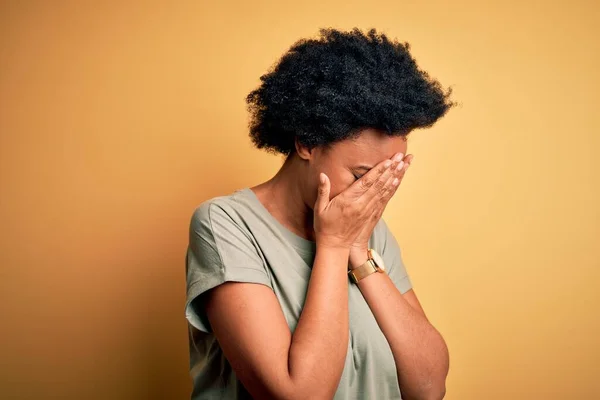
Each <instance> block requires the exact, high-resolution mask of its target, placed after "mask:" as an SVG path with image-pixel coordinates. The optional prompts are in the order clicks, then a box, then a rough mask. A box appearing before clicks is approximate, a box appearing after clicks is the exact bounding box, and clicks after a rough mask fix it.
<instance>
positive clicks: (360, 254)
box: [348, 247, 369, 270]
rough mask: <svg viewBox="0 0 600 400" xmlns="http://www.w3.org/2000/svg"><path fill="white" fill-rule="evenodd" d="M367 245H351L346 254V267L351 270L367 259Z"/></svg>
mask: <svg viewBox="0 0 600 400" xmlns="http://www.w3.org/2000/svg"><path fill="white" fill-rule="evenodd" d="M367 250H368V248H367V247H352V248H351V249H350V254H349V256H348V269H349V270H353V269H355V268H358V267H360V266H361V265H363V264H364V263H366V262H367V260H368V259H369V257H368V255H367Z"/></svg>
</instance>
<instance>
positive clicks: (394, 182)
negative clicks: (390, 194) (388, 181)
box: [392, 178, 400, 186]
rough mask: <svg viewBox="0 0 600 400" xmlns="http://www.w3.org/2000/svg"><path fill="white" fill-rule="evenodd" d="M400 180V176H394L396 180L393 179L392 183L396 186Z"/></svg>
mask: <svg viewBox="0 0 600 400" xmlns="http://www.w3.org/2000/svg"><path fill="white" fill-rule="evenodd" d="M399 182H400V181H399V180H398V178H394V180H393V181H392V185H394V186H396V185H397V184H398V183H399Z"/></svg>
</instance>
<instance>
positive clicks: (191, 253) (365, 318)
mask: <svg viewBox="0 0 600 400" xmlns="http://www.w3.org/2000/svg"><path fill="white" fill-rule="evenodd" d="M369 246H370V247H371V248H373V249H375V250H376V251H377V252H378V253H379V254H381V256H382V258H383V260H384V263H385V265H386V268H387V269H388V274H389V276H390V278H391V279H392V281H393V282H394V284H395V285H396V287H397V288H398V289H399V290H400V292H401V293H405V292H406V291H408V290H409V289H411V287H412V284H411V282H410V279H409V277H408V275H407V273H406V269H405V268H404V265H403V263H402V258H401V255H400V248H399V247H398V243H397V242H396V239H395V238H394V236H393V234H392V233H391V232H390V231H389V229H388V227H387V225H386V223H385V222H384V220H383V218H381V219H380V220H379V222H378V223H377V225H376V226H375V228H374V230H373V234H372V235H371V238H370V239H369ZM315 250H316V243H315V242H312V241H310V240H307V239H305V238H303V237H300V236H298V235H296V234H295V233H293V232H292V231H290V230H289V229H287V228H286V227H284V226H283V225H282V224H281V223H280V222H279V221H277V219H275V217H273V215H271V214H270V213H269V212H268V210H267V209H266V208H265V207H264V206H263V205H262V203H261V202H260V201H259V200H258V198H257V197H256V195H255V194H254V192H253V191H252V190H251V189H250V188H244V189H239V190H236V191H235V192H233V193H231V194H229V195H225V196H218V197H214V198H212V199H209V200H207V201H205V202H203V203H202V204H201V205H200V206H198V208H196V210H195V212H194V215H193V217H192V221H191V225H190V238H189V247H188V251H187V257H186V264H187V265H186V273H187V302H186V306H185V314H186V318H187V320H188V322H189V340H190V374H191V376H192V379H193V385H194V389H193V392H192V399H193V400H200V399H228V400H229V399H251V398H252V397H251V396H250V395H249V394H248V392H247V391H246V389H245V388H244V387H243V386H242V383H241V382H240V381H239V380H238V379H237V378H236V375H235V372H234V371H233V370H232V368H231V365H230V364H229V362H228V361H227V359H226V358H225V356H224V355H223V352H222V350H221V348H220V347H219V344H218V342H217V340H216V339H215V337H214V335H213V333H212V329H211V327H210V324H209V321H208V319H207V317H206V314H205V313H204V311H203V309H202V308H201V307H198V306H197V305H196V303H194V299H195V298H196V297H197V296H198V295H200V294H201V293H203V292H205V291H207V290H209V289H211V288H213V287H215V286H217V285H220V284H221V283H224V282H226V281H236V282H252V283H257V284H262V285H266V286H268V287H270V288H271V289H272V290H273V292H275V295H276V296H277V299H278V300H279V304H280V305H281V308H282V310H283V313H284V315H285V318H286V321H287V323H288V325H289V327H290V330H291V332H294V330H295V328H296V324H297V323H298V319H299V317H300V313H301V312H302V307H303V305H304V300H305V297H306V291H307V288H308V282H309V279H310V274H311V268H312V265H313V260H314V257H315ZM348 301H349V304H348V306H349V313H350V314H349V318H350V336H349V337H350V340H349V342H348V353H347V355H346V363H345V366H344V371H343V373H342V377H341V380H340V383H339V386H338V389H337V391H336V394H335V397H334V399H336V400H341V399H361V400H362V399H400V398H401V396H400V390H399V388H398V378H397V375H396V365H395V363H394V358H393V356H392V351H391V349H390V346H389V344H388V342H387V340H386V338H385V336H384V335H383V333H382V332H381V329H380V328H379V326H378V325H377V322H376V320H375V318H374V316H373V314H372V312H371V309H370V308H369V306H368V304H367V302H366V301H365V299H364V298H363V296H362V293H361V292H360V290H359V288H358V286H356V285H355V284H354V283H352V282H351V281H350V282H349V287H348Z"/></svg>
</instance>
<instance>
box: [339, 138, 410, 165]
mask: <svg viewBox="0 0 600 400" xmlns="http://www.w3.org/2000/svg"><path fill="white" fill-rule="evenodd" d="M407 147H408V146H407V142H406V137H405V136H390V135H387V134H385V133H382V132H379V131H376V130H374V129H365V130H363V131H362V132H361V133H360V134H358V135H357V136H354V137H352V138H350V139H347V140H344V141H341V142H338V143H336V149H335V151H334V152H333V153H335V154H336V155H337V156H338V157H339V158H342V161H344V162H346V163H349V164H352V163H361V164H367V165H371V166H373V165H375V164H378V163H379V162H381V161H383V160H385V159H388V158H391V157H392V156H393V155H394V154H396V153H403V154H406V149H407Z"/></svg>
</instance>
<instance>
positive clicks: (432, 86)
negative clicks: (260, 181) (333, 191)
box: [246, 28, 455, 155]
mask: <svg viewBox="0 0 600 400" xmlns="http://www.w3.org/2000/svg"><path fill="white" fill-rule="evenodd" d="M319 32H320V34H321V37H320V38H319V39H318V40H317V39H301V40H299V41H297V42H296V43H294V44H293V45H292V46H291V47H290V49H289V50H288V52H287V53H286V54H284V55H283V56H282V57H281V59H280V60H279V61H278V62H277V63H276V65H275V66H274V67H272V68H271V69H270V71H269V72H268V73H266V74H265V75H262V76H261V77H260V80H261V81H262V83H261V85H260V86H259V87H258V88H257V89H255V90H253V91H252V92H250V94H248V96H247V97H246V102H247V103H248V105H247V107H248V111H249V112H250V113H251V119H250V123H249V127H250V137H251V139H252V142H253V143H254V145H255V146H256V147H258V148H259V149H260V148H264V149H265V150H266V151H268V152H270V153H282V154H284V155H290V154H291V153H292V152H293V151H294V149H295V145H294V140H295V138H298V141H299V142H300V143H301V144H303V145H305V146H307V147H309V148H313V147H315V146H323V145H324V146H327V145H330V144H332V143H334V142H337V141H340V140H344V139H347V138H349V137H352V136H353V135H354V134H356V133H358V132H360V131H361V130H362V129H365V128H374V129H378V130H381V131H384V132H385V133H387V134H389V135H393V136H405V135H408V133H410V131H412V130H413V129H415V128H427V127H430V126H432V125H433V124H434V123H435V122H436V121H437V120H438V119H439V118H440V117H442V116H443V115H444V114H445V113H446V112H447V111H448V109H449V108H450V107H452V106H454V105H455V103H454V102H452V101H450V100H449V96H450V94H451V93H452V89H451V88H449V89H448V90H447V92H445V91H444V90H443V89H442V87H441V85H440V83H439V82H438V81H436V80H433V79H431V78H430V77H429V75H428V74H427V72H425V71H422V70H420V69H419V68H418V67H417V65H416V62H415V60H414V59H413V57H412V56H411V55H410V53H409V47H410V46H409V44H408V43H398V42H396V41H393V42H392V41H390V40H389V39H388V38H387V37H386V35H385V34H379V35H378V34H377V32H376V30H375V29H371V30H369V31H368V33H367V34H366V35H365V34H363V33H362V32H361V31H360V30H359V29H358V28H354V29H353V30H352V31H349V32H342V31H339V30H336V29H332V28H322V29H320V30H319Z"/></svg>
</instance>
